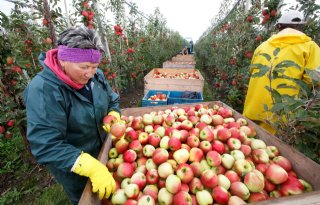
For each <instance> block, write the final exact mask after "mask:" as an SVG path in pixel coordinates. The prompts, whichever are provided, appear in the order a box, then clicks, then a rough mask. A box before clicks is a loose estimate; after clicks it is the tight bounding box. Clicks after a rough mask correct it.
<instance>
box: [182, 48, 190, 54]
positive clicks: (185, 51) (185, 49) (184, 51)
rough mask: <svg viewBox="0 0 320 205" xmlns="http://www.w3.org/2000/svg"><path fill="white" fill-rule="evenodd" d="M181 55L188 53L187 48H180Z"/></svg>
mask: <svg viewBox="0 0 320 205" xmlns="http://www.w3.org/2000/svg"><path fill="white" fill-rule="evenodd" d="M181 53H182V55H188V48H187V47H184V48H183V49H182V52H181Z"/></svg>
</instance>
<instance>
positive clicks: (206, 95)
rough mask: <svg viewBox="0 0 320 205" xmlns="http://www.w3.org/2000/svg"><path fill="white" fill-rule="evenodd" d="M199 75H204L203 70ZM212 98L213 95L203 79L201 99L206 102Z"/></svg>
mask: <svg viewBox="0 0 320 205" xmlns="http://www.w3.org/2000/svg"><path fill="white" fill-rule="evenodd" d="M201 75H202V76H204V75H203V72H201ZM213 100H214V97H213V94H212V90H210V86H209V84H208V83H207V80H206V79H205V80H204V87H203V101H204V102H208V101H213Z"/></svg>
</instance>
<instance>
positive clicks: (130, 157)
mask: <svg viewBox="0 0 320 205" xmlns="http://www.w3.org/2000/svg"><path fill="white" fill-rule="evenodd" d="M136 159H137V153H136V152H135V151H134V150H132V149H128V150H127V151H125V152H124V153H123V160H124V161H125V162H129V163H131V162H134V161H135V160H136Z"/></svg>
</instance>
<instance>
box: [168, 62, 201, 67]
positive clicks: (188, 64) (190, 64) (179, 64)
mask: <svg viewBox="0 0 320 205" xmlns="http://www.w3.org/2000/svg"><path fill="white" fill-rule="evenodd" d="M195 65H196V63H195V62H194V61H185V62H183V61H165V62H164V63H163V64H162V67H163V68H195Z"/></svg>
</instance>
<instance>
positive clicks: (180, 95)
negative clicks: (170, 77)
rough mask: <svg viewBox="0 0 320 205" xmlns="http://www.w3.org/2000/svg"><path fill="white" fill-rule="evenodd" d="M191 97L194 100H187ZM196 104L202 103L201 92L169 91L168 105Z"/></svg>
mask: <svg viewBox="0 0 320 205" xmlns="http://www.w3.org/2000/svg"><path fill="white" fill-rule="evenodd" d="M191 96H193V97H196V98H187V97H191ZM196 102H203V97H202V94H201V92H190V91H170V93H169V97H168V105H172V104H187V103H196Z"/></svg>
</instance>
